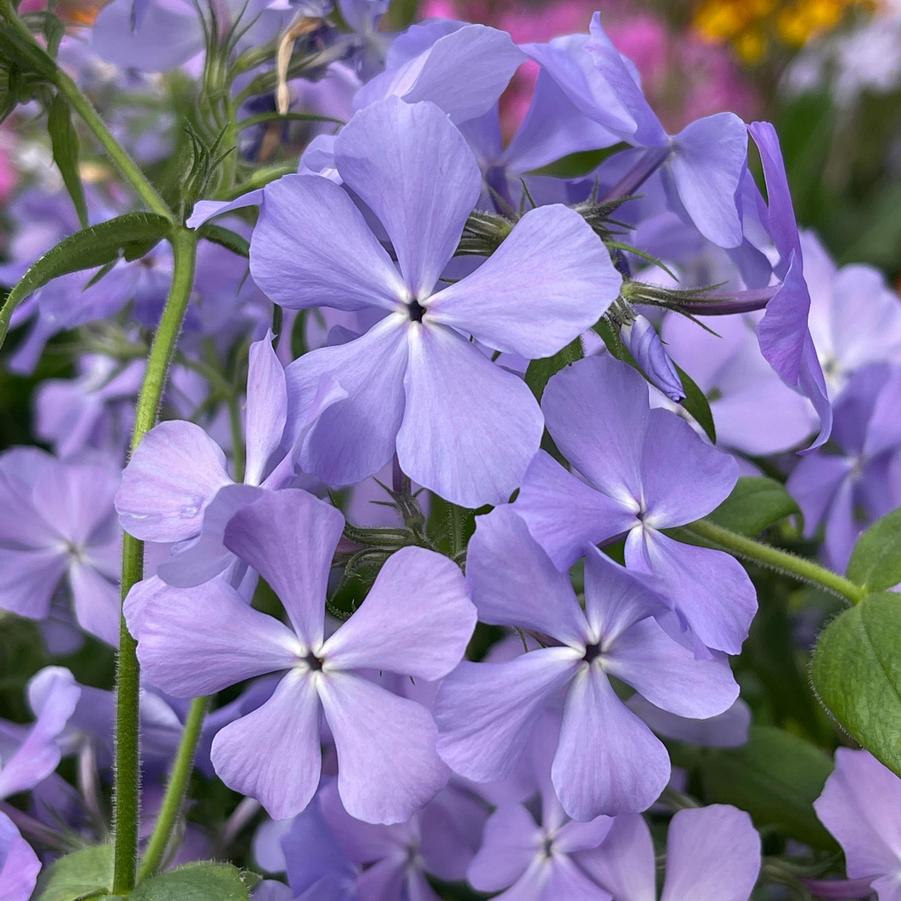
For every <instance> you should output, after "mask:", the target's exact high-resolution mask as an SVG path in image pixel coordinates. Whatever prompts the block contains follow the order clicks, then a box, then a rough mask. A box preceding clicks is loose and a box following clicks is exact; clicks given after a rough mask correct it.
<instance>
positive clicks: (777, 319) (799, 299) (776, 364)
mask: <svg viewBox="0 0 901 901" xmlns="http://www.w3.org/2000/svg"><path fill="white" fill-rule="evenodd" d="M802 265H803V264H802V263H801V258H800V257H799V256H792V257H790V261H789V264H788V271H787V272H786V273H785V277H784V279H783V281H782V286H781V287H780V288H779V290H778V291H777V292H776V294H775V295H774V296H773V297H772V298H771V299H770V301H769V302H768V303H767V305H766V313H765V314H764V317H763V319H762V320H761V321H760V323H759V324H758V326H757V340H758V342H759V343H760V352H761V353H762V354H763V356H764V357H765V358H766V361H767V362H768V363H769V364H770V366H772V367H773V369H774V370H775V371H776V374H777V375H778V376H779V378H781V379H782V381H783V382H785V384H786V385H788V387H789V388H793V389H795V390H797V386H798V382H799V380H800V378H801V359H802V354H803V351H804V344H805V338H806V337H809V334H808V331H807V316H808V313H809V312H810V295H809V294H808V291H807V285H806V283H805V282H804V273H803V269H802Z"/></svg>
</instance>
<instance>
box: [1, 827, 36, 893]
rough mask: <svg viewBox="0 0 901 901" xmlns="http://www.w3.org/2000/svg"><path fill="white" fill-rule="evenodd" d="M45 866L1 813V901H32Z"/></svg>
mask: <svg viewBox="0 0 901 901" xmlns="http://www.w3.org/2000/svg"><path fill="white" fill-rule="evenodd" d="M40 871H41V862H40V860H38V856H37V854H35V853H34V851H32V849H31V846H30V845H29V844H28V842H26V841H25V839H24V838H22V836H21V835H20V834H19V830H18V829H16V826H15V824H14V823H13V821H12V820H11V819H10V818H9V817H8V816H7V815H6V814H5V813H0V898H2V899H3V901H28V899H29V898H31V897H32V892H33V891H34V887H35V884H36V883H37V879H38V873H39V872H40Z"/></svg>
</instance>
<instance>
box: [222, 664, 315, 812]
mask: <svg viewBox="0 0 901 901" xmlns="http://www.w3.org/2000/svg"><path fill="white" fill-rule="evenodd" d="M316 685H317V677H315V676H312V675H310V672H309V671H307V672H302V671H300V670H296V669H295V670H292V671H291V672H290V673H288V675H286V676H285V677H284V678H283V679H282V680H281V682H279V684H278V686H277V687H276V689H275V691H274V692H273V694H272V697H271V698H269V700H268V701H266V703H265V704H263V705H262V706H261V707H258V708H257V709H256V710H254V711H253V712H252V713H248V714H247V715H246V716H242V717H241V718H240V719H237V720H235V721H234V722H232V723H229V724H228V725H227V726H225V727H224V728H223V729H220V730H219V732H218V733H217V734H216V737H215V738H214V739H213V747H212V752H211V759H212V761H213V767H214V769H215V770H216V773H217V775H218V776H219V778H220V779H221V780H222V781H223V782H224V783H225V784H226V785H227V786H228V787H229V788H231V789H234V790H235V791H237V792H240V793H241V794H244V795H249V796H250V797H251V798H256V799H257V800H258V801H259V802H260V803H261V804H262V805H263V807H264V808H265V809H266V812H267V813H268V814H269V816H271V817H273V818H274V819H277V820H281V819H286V818H287V817H293V816H296V815H297V814H299V813H300V812H301V811H302V810H304V808H305V807H306V806H307V805H308V804H309V803H310V799H311V798H312V797H313V795H314V794H315V792H316V787H317V786H318V785H319V774H320V770H321V755H320V749H319V700H318V697H317V693H316ZM263 737H265V740H263V741H261V738H263Z"/></svg>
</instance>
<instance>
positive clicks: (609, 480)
mask: <svg viewBox="0 0 901 901" xmlns="http://www.w3.org/2000/svg"><path fill="white" fill-rule="evenodd" d="M541 409H542V410H543V411H544V417H545V420H546V422H547V428H548V431H549V432H550V433H551V437H552V438H553V439H554V442H555V443H556V445H557V447H558V448H559V449H560V452H561V453H562V454H563V456H564V457H566V459H567V460H569V462H570V463H572V465H573V466H574V467H575V468H576V469H577V470H578V471H579V472H580V473H581V474H582V475H583V476H585V477H586V478H587V479H588V481H589V482H591V484H592V485H594V486H595V487H596V488H598V489H599V490H600V491H602V492H603V493H604V494H606V495H608V496H609V497H611V498H612V499H613V500H615V501H617V502H619V503H620V504H621V505H622V506H623V507H624V508H628V509H631V510H632V511H634V512H636V513H637V512H638V510H639V509H640V505H639V500H638V499H639V498H641V496H642V492H641V481H642V470H641V456H642V450H643V446H644V443H645V435H646V432H647V429H648V426H649V422H650V420H649V410H648V388H647V383H646V382H645V380H644V379H643V378H642V377H641V376H640V375H639V374H638V373H637V372H636V371H635V370H634V369H633V368H632V367H631V366H628V365H626V364H625V363H621V362H620V361H619V360H616V359H614V358H613V357H611V356H610V355H609V354H604V355H603V356H595V357H587V358H586V359H584V360H579V361H578V362H577V363H574V364H573V365H571V366H568V367H567V368H566V369H564V370H563V371H562V372H559V373H557V375H555V376H554V377H553V378H552V379H551V380H550V381H549V382H548V384H547V388H545V391H544V397H543V398H542V402H541Z"/></svg>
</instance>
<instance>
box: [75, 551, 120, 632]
mask: <svg viewBox="0 0 901 901" xmlns="http://www.w3.org/2000/svg"><path fill="white" fill-rule="evenodd" d="M69 586H70V587H71V589H72V605H73V607H74V608H75V618H76V619H77V620H78V624H79V625H80V626H81V627H82V629H84V630H85V631H86V632H90V633H91V634H92V635H96V636H97V637H98V638H99V639H101V640H102V641H105V642H106V643H107V644H110V645H113V646H114V647H115V646H117V645H118V644H119V607H120V598H119V586H118V585H116V584H114V583H113V582H111V581H110V580H109V579H107V578H106V577H105V576H103V575H102V574H101V573H99V572H98V571H97V570H96V569H94V567H93V566H87V565H85V564H84V563H81V562H79V561H74V562H73V563H72V564H71V565H70V567H69Z"/></svg>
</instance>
